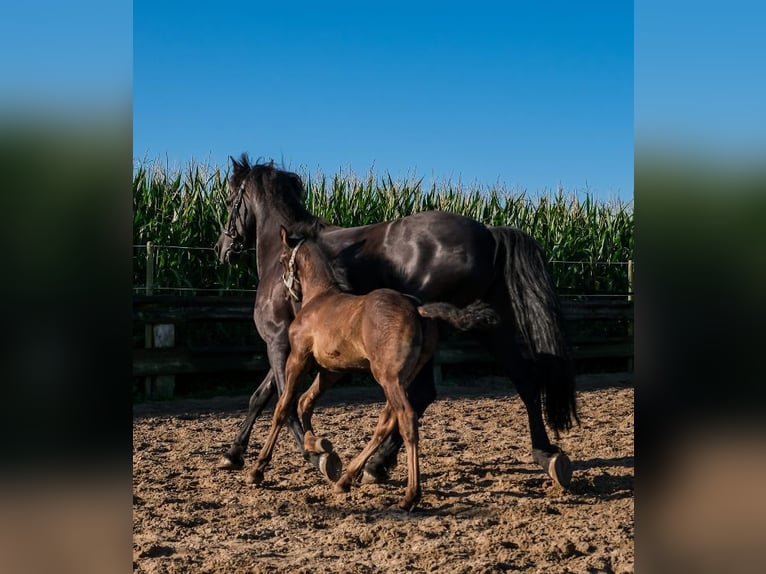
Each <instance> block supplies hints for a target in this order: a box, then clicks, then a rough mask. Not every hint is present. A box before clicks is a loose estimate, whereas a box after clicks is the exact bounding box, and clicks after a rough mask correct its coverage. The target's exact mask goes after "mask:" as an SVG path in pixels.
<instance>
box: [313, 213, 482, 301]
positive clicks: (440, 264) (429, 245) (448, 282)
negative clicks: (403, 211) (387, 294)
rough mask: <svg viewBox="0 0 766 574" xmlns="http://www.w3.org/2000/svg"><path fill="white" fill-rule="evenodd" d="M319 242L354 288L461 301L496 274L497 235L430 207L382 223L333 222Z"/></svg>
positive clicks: (471, 297) (471, 296) (478, 294)
mask: <svg viewBox="0 0 766 574" xmlns="http://www.w3.org/2000/svg"><path fill="white" fill-rule="evenodd" d="M322 242H323V244H324V245H325V246H327V247H328V250H329V251H330V252H331V253H333V254H334V255H335V256H336V258H337V261H338V263H339V264H340V265H341V266H342V267H344V268H345V269H346V270H347V277H348V280H349V283H350V284H351V285H352V286H353V288H354V290H355V291H356V292H360V293H368V292H370V291H372V290H373V289H377V288H381V287H389V288H392V289H395V290H397V291H401V292H403V293H408V294H411V295H415V296H417V297H419V298H420V299H422V300H425V301H449V302H452V303H455V304H457V305H465V304H467V303H469V302H471V301H473V300H475V299H478V298H481V297H482V296H483V295H484V294H485V293H486V292H487V290H488V288H489V285H490V283H491V282H492V281H493V279H494V267H495V239H494V237H493V236H492V233H491V232H490V231H489V229H488V228H487V227H486V226H485V225H483V224H481V223H479V222H477V221H475V220H473V219H470V218H468V217H464V216H462V215H456V214H452V213H445V212H441V211H428V212H423V213H418V214H415V215H410V216H407V217H403V218H401V219H396V220H392V221H387V222H385V223H378V224H372V225H366V226H363V227H353V228H332V229H328V230H327V231H325V232H324V233H322Z"/></svg>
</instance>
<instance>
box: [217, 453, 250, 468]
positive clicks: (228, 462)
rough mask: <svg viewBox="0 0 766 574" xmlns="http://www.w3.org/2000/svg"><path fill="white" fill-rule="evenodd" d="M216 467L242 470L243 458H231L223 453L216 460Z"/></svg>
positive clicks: (243, 465) (243, 466)
mask: <svg viewBox="0 0 766 574" xmlns="http://www.w3.org/2000/svg"><path fill="white" fill-rule="evenodd" d="M216 468H218V469H219V470H242V469H243V468H245V461H244V459H239V460H232V459H230V458H229V457H228V456H226V455H224V456H222V457H221V458H220V459H219V460H218V465H216Z"/></svg>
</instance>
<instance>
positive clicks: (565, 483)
mask: <svg viewBox="0 0 766 574" xmlns="http://www.w3.org/2000/svg"><path fill="white" fill-rule="evenodd" d="M546 470H547V471H548V475H549V476H550V477H551V478H552V479H553V482H555V483H556V484H558V485H559V486H560V487H561V488H568V487H569V484H570V483H571V482H572V461H571V460H569V457H568V456H567V455H566V453H563V452H559V453H557V454H554V455H553V456H552V457H551V458H550V459H549V460H548V468H547V469H546Z"/></svg>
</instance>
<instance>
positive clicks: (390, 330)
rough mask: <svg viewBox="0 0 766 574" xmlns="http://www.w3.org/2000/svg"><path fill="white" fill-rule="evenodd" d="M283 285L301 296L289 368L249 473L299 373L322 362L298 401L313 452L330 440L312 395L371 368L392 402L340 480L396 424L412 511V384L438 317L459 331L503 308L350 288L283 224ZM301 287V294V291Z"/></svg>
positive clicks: (263, 457)
mask: <svg viewBox="0 0 766 574" xmlns="http://www.w3.org/2000/svg"><path fill="white" fill-rule="evenodd" d="M280 233H281V236H282V246H283V247H282V254H281V257H280V260H281V262H282V264H283V265H284V267H285V285H286V288H287V290H288V293H289V294H291V295H292V296H294V297H296V298H298V297H301V300H302V303H301V310H300V311H299V312H298V314H297V315H296V317H295V320H294V321H293V322H292V324H291V325H290V331H289V336H290V349H291V351H290V355H289V356H288V358H287V365H286V367H285V375H286V379H285V388H284V390H283V392H282V395H281V396H280V398H279V401H278V402H277V405H276V407H275V410H274V416H273V419H272V423H271V429H270V430H269V435H268V437H267V439H266V442H265V444H264V446H263V448H262V449H261V452H260V454H259V456H258V460H257V462H256V464H255V467H254V469H253V471H252V472H251V480H252V482H254V483H256V484H257V483H260V482H261V481H262V480H263V473H264V470H265V468H266V466H267V465H268V463H269V461H270V460H271V457H272V453H273V449H274V445H275V444H276V441H277V436H278V434H279V431H280V429H281V428H282V426H283V425H284V423H285V421H286V419H287V416H288V414H289V412H290V409H291V408H293V403H294V399H295V394H296V386H297V382H298V381H299V379H300V378H301V377H302V376H304V375H305V374H307V373H308V372H309V370H310V369H311V368H312V367H313V366H316V367H317V368H318V375H317V377H316V379H315V380H314V383H313V384H312V385H311V387H310V388H309V389H308V390H307V391H306V392H305V393H303V395H302V396H301V398H300V400H299V402H298V416H299V417H300V420H301V423H302V425H303V429H304V433H305V441H304V448H305V449H306V450H307V451H308V452H316V453H322V452H329V451H331V450H332V445H331V443H330V441H328V440H327V439H323V438H318V437H316V435H315V434H314V431H313V428H312V426H311V415H312V412H313V407H314V401H315V400H316V399H317V398H318V397H319V396H320V395H321V394H322V393H323V392H324V391H325V390H326V389H328V388H330V387H331V386H332V385H333V384H335V383H336V382H337V381H338V380H339V379H340V378H341V376H342V374H343V373H344V372H345V371H348V370H368V371H370V372H371V373H372V375H373V377H375V380H376V381H377V382H378V383H379V384H380V386H381V387H382V389H383V393H384V395H385V398H386V406H385V408H384V409H383V412H382V413H381V414H380V418H379V419H378V424H377V427H376V429H375V432H374V434H373V436H372V440H370V442H369V443H368V444H367V446H365V448H364V449H363V450H362V452H361V453H359V455H357V457H356V458H354V460H352V461H351V463H349V465H348V468H347V469H346V471H345V472H344V473H343V475H342V476H341V477H340V478H339V479H338V481H337V482H336V483H335V491H336V492H346V491H348V490H349V489H350V487H351V482H352V481H353V480H354V478H355V477H356V476H357V475H358V474H359V472H360V471H361V470H362V468H363V466H364V464H365V463H366V462H367V459H368V458H369V457H370V456H371V455H372V454H373V453H374V452H375V449H376V448H377V447H378V446H379V445H380V443H381V442H383V441H384V440H385V439H386V438H387V437H388V436H389V435H390V434H391V433H392V432H393V431H394V430H395V429H396V428H397V427H398V429H399V433H400V434H401V436H402V439H403V440H404V444H405V447H406V452H407V473H408V475H407V487H406V490H405V495H404V498H402V500H401V502H400V503H399V507H400V508H402V509H404V510H407V511H411V510H412V509H414V508H415V506H416V505H417V503H418V501H419V500H420V497H421V485H420V469H419V463H418V424H417V415H416V413H415V410H414V409H413V408H412V405H411V404H410V402H409V400H408V398H407V393H406V389H407V386H408V385H409V384H410V382H412V380H413V379H414V378H415V375H416V374H417V373H418V371H420V369H421V368H422V367H423V365H425V363H426V362H428V360H429V359H430V358H431V356H432V355H433V353H434V351H435V350H436V345H437V342H438V326H437V323H436V321H435V320H434V319H441V320H444V321H447V322H449V323H450V324H452V325H454V326H455V327H457V328H459V329H461V330H468V329H473V328H479V327H491V326H493V325H495V324H497V323H498V322H499V317H498V315H497V314H496V313H495V312H494V311H493V310H492V309H491V308H490V307H489V306H488V305H486V304H484V303H482V302H479V301H477V302H475V303H473V304H471V305H469V306H468V307H465V308H464V309H458V308H457V307H454V306H453V305H450V304H446V303H432V304H426V305H418V304H417V303H416V301H415V300H414V299H413V298H412V297H408V296H405V295H402V294H401V293H399V292H397V291H393V290H391V289H377V290H375V291H372V292H370V293H368V294H366V295H353V294H351V293H347V292H344V291H343V290H342V288H341V286H340V285H339V282H338V279H337V278H336V275H335V274H334V272H333V269H332V266H331V265H330V262H329V261H328V260H327V257H326V256H325V255H324V253H323V252H322V251H321V249H320V247H319V246H318V245H317V244H316V243H315V242H313V241H311V240H305V239H301V240H300V241H294V240H291V239H290V238H289V237H288V233H287V231H286V230H285V229H284V228H282V229H281V232H280ZM297 289H299V290H300V295H299V294H298V293H297V292H296V290H297Z"/></svg>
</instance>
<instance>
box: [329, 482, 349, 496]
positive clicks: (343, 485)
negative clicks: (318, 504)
mask: <svg viewBox="0 0 766 574" xmlns="http://www.w3.org/2000/svg"><path fill="white" fill-rule="evenodd" d="M350 490H351V484H350V483H348V482H336V483H335V486H334V487H333V489H332V491H333V492H334V493H335V494H343V493H344V492H348V491H350Z"/></svg>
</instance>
